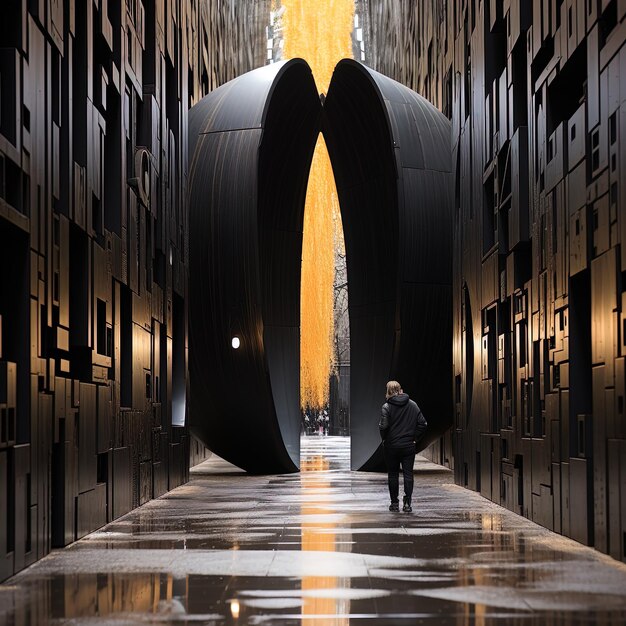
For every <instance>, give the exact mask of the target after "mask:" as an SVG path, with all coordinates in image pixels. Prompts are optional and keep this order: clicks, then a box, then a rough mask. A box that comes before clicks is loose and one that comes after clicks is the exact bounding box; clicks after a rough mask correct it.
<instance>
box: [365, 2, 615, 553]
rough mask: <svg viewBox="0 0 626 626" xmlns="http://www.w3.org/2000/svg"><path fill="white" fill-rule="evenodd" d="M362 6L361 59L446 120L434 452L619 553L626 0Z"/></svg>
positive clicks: (535, 515) (514, 505)
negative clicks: (438, 420) (448, 255)
mask: <svg viewBox="0 0 626 626" xmlns="http://www.w3.org/2000/svg"><path fill="white" fill-rule="evenodd" d="M359 4H360V7H361V11H362V13H363V15H364V16H365V17H366V20H367V28H366V30H367V32H366V34H365V36H364V40H365V41H366V42H368V46H367V48H366V49H367V57H368V58H367V62H368V63H369V64H371V65H372V66H373V67H375V68H376V69H378V70H379V71H381V72H383V73H385V74H388V75H390V76H392V77H394V78H396V79H398V80H400V81H402V82H404V83H406V84H407V85H408V86H410V87H412V88H413V89H415V90H416V91H418V92H420V93H422V94H423V95H425V96H426V97H428V98H429V99H430V100H431V101H433V102H434V103H435V104H436V105H437V106H438V107H440V108H441V110H443V111H444V112H445V113H446V114H447V115H448V116H449V117H450V118H451V120H452V125H453V131H452V144H453V154H454V161H455V163H456V178H455V180H456V183H455V207H456V213H455V231H454V248H455V254H454V335H453V341H454V348H453V349H454V372H453V379H452V380H451V384H450V389H451V393H453V394H454V396H455V403H456V421H455V428H454V429H453V433H452V435H451V437H448V438H446V439H444V440H442V441H441V442H440V444H439V445H438V446H434V447H433V449H431V454H432V455H433V457H434V458H435V459H436V460H438V461H440V462H441V461H444V462H449V463H450V464H451V465H453V466H454V470H455V475H456V481H457V482H458V483H459V484H461V485H466V486H468V487H469V488H471V489H475V490H478V491H480V492H481V493H482V494H483V495H484V496H486V497H488V498H490V499H492V500H493V501H495V502H497V503H499V504H502V505H503V506H506V507H507V508H509V509H511V510H513V511H516V512H518V513H520V514H522V515H524V516H526V517H529V518H531V519H533V520H534V521H536V522H538V523H540V524H542V525H543V526H546V527H548V528H551V529H553V530H555V531H557V532H559V533H562V534H564V535H567V536H569V537H573V538H574V539H577V540H578V541H581V542H582V543H585V544H588V545H593V546H595V547H596V548H597V549H599V550H601V551H603V552H606V553H609V554H611V555H612V556H613V557H615V558H617V559H622V560H626V416H625V414H624V411H625V409H624V398H625V395H626V389H625V358H626V291H625V290H626V281H624V278H625V277H626V274H625V273H624V272H625V271H626V211H625V209H626V184H625V183H624V181H626V46H625V45H624V43H625V40H626V2H624V1H623V0H532V1H530V0H529V1H525V0H505V1H503V2H500V1H496V0H455V1H449V2H446V1H445V0H428V1H424V2H410V1H408V0H402V1H398V0H393V1H392V0H359ZM389 41H391V42H392V45H387V42H389Z"/></svg>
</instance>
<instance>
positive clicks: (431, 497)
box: [0, 437, 626, 626]
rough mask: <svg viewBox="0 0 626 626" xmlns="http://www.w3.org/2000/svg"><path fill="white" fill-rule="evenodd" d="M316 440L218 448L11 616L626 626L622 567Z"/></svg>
mask: <svg viewBox="0 0 626 626" xmlns="http://www.w3.org/2000/svg"><path fill="white" fill-rule="evenodd" d="M349 445H350V444H349V439H347V438H340V437H307V438H304V439H303V441H302V470H303V471H302V472H301V473H300V474H289V475H279V476H248V475H246V474H245V473H243V472H241V471H239V470H237V469H236V468H233V467H232V466H230V465H228V464H227V463H225V462H224V461H222V460H220V459H218V458H216V457H213V458H212V459H210V460H209V461H207V462H206V463H203V464H202V465H199V466H197V467H196V468H194V469H193V470H192V480H191V481H190V482H189V483H188V484H187V485H184V486H182V487H179V488H178V489H175V490H174V491H172V492H170V493H168V494H167V495H165V496H163V497H161V498H159V499H158V500H154V501H151V502H149V503H148V504H146V505H144V506H142V507H141V508H139V509H136V510H135V511H132V512H131V513H129V514H128V515H126V516H125V517H123V518H122V519H120V520H118V521H116V522H114V523H112V524H109V525H108V526H107V527H105V528H103V529H102V530H100V531H98V532H96V533H93V534H92V535H90V536H88V537H86V538H85V539H83V540H81V541H79V542H77V543H75V544H73V545H72V546H70V547H69V548H66V549H64V550H59V551H55V552H54V553H53V554H51V555H50V556H48V557H46V558H45V559H43V560H42V561H40V562H38V563H36V564H35V565H34V566H32V567H30V568H29V569H27V570H25V571H24V572H22V573H20V574H19V575H18V576H16V577H14V578H13V579H11V580H10V581H8V582H7V583H5V584H4V585H0V624H4V623H6V624H98V625H102V624H130V623H161V624H163V623H165V624H187V623H198V624H303V625H321V624H333V625H343V624H346V625H347V624H352V623H355V624H356V623H363V624H373V623H380V624H432V625H433V626H434V625H439V624H444V625H447V624H454V625H458V626H470V625H476V626H483V625H489V624H507V625H508V624H513V625H515V624H520V625H521V624H523V625H531V624H532V625H534V624H555V625H556V624H559V625H561V624H563V625H565V624H572V625H573V624H576V625H581V626H582V625H583V624H584V625H587V624H625V623H626V566H625V565H624V564H621V563H618V562H616V561H613V560H612V559H610V558H609V557H606V556H604V555H601V554H599V553H598V552H595V551H594V550H591V549H589V548H585V547H584V546H581V545H580V544H577V543H576V542H574V541H571V540H569V539H565V538H563V537H561V536H559V535H556V534H554V533H551V532H549V531H547V530H545V529H543V528H541V527H539V526H536V525H535V524H533V523H532V522H530V521H528V520H526V519H524V518H521V517H519V516H516V515H514V514H513V513H511V512H509V511H507V510H506V509H502V508H501V507H499V506H496V505H494V504H493V503H491V502H489V501H487V500H485V499H483V498H482V497H480V496H479V495H477V494H475V493H473V492H470V491H467V490H466V489H463V488H461V487H457V486H456V485H454V484H452V478H451V475H450V472H449V471H447V470H445V469H443V468H440V467H438V466H436V465H432V464H430V463H428V462H427V461H425V460H424V459H421V458H419V457H418V459H417V461H416V465H415V494H414V510H413V513H411V514H406V513H390V512H389V511H388V510H387V506H388V495H387V485H386V476H385V475H381V474H370V473H361V472H351V471H350V470H349Z"/></svg>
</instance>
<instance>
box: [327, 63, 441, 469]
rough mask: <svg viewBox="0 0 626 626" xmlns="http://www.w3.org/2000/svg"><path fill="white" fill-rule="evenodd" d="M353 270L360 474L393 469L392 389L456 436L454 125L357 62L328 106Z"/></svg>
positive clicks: (353, 401)
mask: <svg viewBox="0 0 626 626" xmlns="http://www.w3.org/2000/svg"><path fill="white" fill-rule="evenodd" d="M324 112H325V116H324V136H325V137H326V141H327V145H328V150H329V153H330V157H331V162H332V165H333V170H334V173H335V180H336V183H337V192H338V194H339V203H340V206H341V215H342V220H343V229H344V235H345V242H346V257H347V263H348V289H349V312H350V352H351V354H350V362H351V372H350V433H351V438H352V467H353V469H369V470H380V469H384V463H383V459H382V449H381V448H380V435H379V432H378V419H379V416H380V407H381V405H382V403H383V402H384V393H385V383H386V382H387V381H388V380H390V379H397V380H399V381H400V382H401V384H402V385H403V387H404V390H405V391H406V392H407V393H409V395H410V396H411V397H413V399H415V400H416V401H417V403H418V404H419V405H420V407H421V408H422V410H423V412H424V414H425V415H426V417H427V419H428V423H429V429H428V434H427V437H426V438H425V439H424V440H423V441H422V442H421V445H420V448H423V447H425V446H426V445H427V444H428V443H430V442H431V441H433V440H435V439H437V438H438V437H440V436H441V435H442V434H443V433H444V432H445V431H446V430H447V429H448V428H449V427H450V426H451V425H452V401H451V385H450V377H451V372H452V361H451V351H452V344H451V307H452V300H451V297H452V296H451V286H450V285H451V279H452V262H451V259H452V230H451V225H452V222H451V220H452V215H451V206H452V205H451V201H452V197H451V191H450V188H451V184H452V176H451V157H450V124H449V122H448V120H447V119H446V118H445V117H444V116H443V115H442V114H441V113H440V112H439V111H437V110H436V109H435V108H434V107H433V106H432V105H431V104H430V103H429V102H427V101H426V100H424V98H422V97H420V96H419V95H418V94H416V93H415V92H413V91H411V90H410V89H408V88H407V87H404V86H402V85H400V84H399V83H397V82H396V81H394V80H392V79H390V78H388V77H386V76H383V75H382V74H379V73H378V72H375V71H373V70H371V69H369V68H367V67H366V66H364V65H361V64H360V63H357V62H355V61H350V60H344V61H341V62H340V63H339V64H338V65H337V67H336V68H335V72H334V74H333V78H332V81H331V85H330V89H329V90H328V97H327V99H326V103H325V105H324Z"/></svg>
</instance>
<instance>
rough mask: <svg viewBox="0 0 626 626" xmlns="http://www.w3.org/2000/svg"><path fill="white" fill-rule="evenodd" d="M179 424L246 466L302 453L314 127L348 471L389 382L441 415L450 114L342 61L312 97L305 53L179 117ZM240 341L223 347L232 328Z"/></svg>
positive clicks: (441, 427) (447, 351)
mask: <svg viewBox="0 0 626 626" xmlns="http://www.w3.org/2000/svg"><path fill="white" fill-rule="evenodd" d="M189 120H190V125H189V142H190V151H189V154H190V186H191V203H190V224H191V228H190V273H191V276H190V289H189V292H190V307H189V315H190V319H189V352H190V354H189V368H190V386H191V390H190V414H189V415H190V424H191V427H192V429H193V430H194V432H195V433H196V434H197V436H198V437H200V438H201V439H202V440H203V441H204V442H205V443H206V444H207V445H208V446H209V447H210V448H211V449H212V450H214V451H215V452H216V453H217V454H219V455H220V456H222V457H224V458H226V459H227V460H229V461H231V462H233V463H235V464H236V465H238V466H240V467H242V468H244V469H246V470H248V471H251V472H280V471H294V470H296V469H297V468H298V464H299V437H300V410H299V398H298V394H299V341H300V332H299V325H300V288H299V287H300V259H301V248H302V224H303V214H304V200H305V193H306V183H307V178H308V172H309V168H310V164H311V158H312V154H313V149H314V145H315V140H316V137H317V134H318V132H319V131H320V130H322V131H323V133H324V135H325V138H326V141H327V144H328V149H329V153H330V157H331V162H332V165H333V170H334V173H335V179H336V183H337V190H338V194H339V199H340V205H341V212H342V218H343V224H344V232H345V239H346V252H347V262H348V280H349V285H350V309H349V314H350V335H351V363H352V365H351V370H352V372H351V435H352V467H353V468H354V469H369V470H377V469H382V455H381V451H380V447H379V444H380V438H379V435H378V428H377V423H378V414H379V410H380V405H381V403H382V395H383V393H384V385H385V382H386V381H387V380H388V379H389V378H397V379H399V380H401V381H402V383H403V385H404V386H405V389H406V390H407V391H408V392H409V393H411V395H412V396H414V397H415V398H416V399H417V400H418V402H419V403H420V404H421V406H422V408H423V410H424V412H425V414H426V415H427V416H428V417H429V420H430V430H429V436H428V439H427V440H424V442H423V443H422V445H424V446H425V445H427V443H429V442H430V441H432V440H434V439H435V438H436V437H439V436H440V435H441V434H442V433H443V432H445V430H446V429H447V428H449V426H450V425H451V418H452V394H451V385H450V380H451V350H452V348H451V291H450V283H451V273H452V268H451V213H450V207H451V197H450V187H451V176H450V171H451V157H450V141H449V138H450V127H449V122H448V120H447V119H446V118H445V117H444V116H443V115H442V114H441V113H440V112H439V111H437V110H436V109H435V108H434V107H433V106H432V105H431V104H429V103H428V102H427V101H426V100H424V99H423V98H421V97H420V96H418V95H417V94H415V93H414V92H412V91H411V90H409V89H407V88H406V87H403V86H402V85H400V84H398V83H396V82H395V81H393V80H391V79H390V78H387V77H385V76H382V75H381V74H378V73H377V72H374V71H372V70H370V69H368V68H366V67H365V66H363V65H361V64H359V63H356V62H353V61H350V60H344V61H341V62H340V63H339V64H338V65H337V67H336V69H335V72H334V74H333V79H332V81H331V85H330V88H329V91H328V97H327V98H326V100H325V104H324V106H323V107H322V105H321V103H320V100H319V98H318V96H317V94H316V91H315V84H314V81H313V78H312V75H311V72H310V69H309V67H308V65H307V64H306V62H304V61H303V60H301V59H294V60H291V61H287V62H283V63H280V64H275V65H271V66H267V67H264V68H261V69H258V70H255V71H253V72H249V73H248V74H245V75H243V76H241V77H239V78H237V79H235V80H233V81H231V82H230V83H228V84H226V85H224V86H223V87H221V88H220V89H218V90H216V91H215V92H213V93H211V94H209V95H208V96H206V97H205V98H204V99H203V100H202V101H201V102H200V103H198V104H197V105H196V106H195V107H193V109H191V111H190V115H189ZM234 337H237V338H238V339H239V340H240V341H241V346H240V347H239V348H238V349H234V348H233V347H232V345H231V339H233V338H234Z"/></svg>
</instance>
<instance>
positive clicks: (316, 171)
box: [282, 0, 354, 408]
mask: <svg viewBox="0 0 626 626" xmlns="http://www.w3.org/2000/svg"><path fill="white" fill-rule="evenodd" d="M282 5H283V7H284V9H285V10H284V13H283V17H282V26H283V39H284V48H283V55H284V57H285V58H286V59H292V58H296V57H301V58H303V59H305V60H306V61H307V62H308V64H309V65H310V66H311V70H312V71H313V77H314V78H315V83H316V85H317V90H318V91H319V92H320V93H324V94H325V93H326V92H327V91H328V85H329V84H330V79H331V77H332V73H333V70H334V68H335V65H336V64H337V62H338V61H340V60H341V59H344V58H346V57H352V39H351V33H352V24H353V16H354V1H353V0H315V2H312V1H311V0H282ZM337 248H340V249H341V248H343V231H342V228H341V217H340V213H339V202H338V200H337V189H336V187H335V179H334V177H333V172H332V168H331V165H330V159H329V157H328V150H327V149H326V144H325V143H324V140H323V138H322V136H321V135H320V137H319V139H318V141H317V145H316V146H315V154H314V156H313V162H312V164H311V173H310V176H309V185H308V188H307V197H306V204H305V209H304V235H303V242H302V286H301V292H300V306H301V309H300V310H301V313H300V316H301V319H300V328H301V331H300V333H301V340H300V403H301V405H302V407H307V406H309V407H313V408H321V407H323V406H325V405H326V404H327V403H328V385H329V377H330V371H331V364H332V357H333V279H334V271H335V250H336V249H337Z"/></svg>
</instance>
